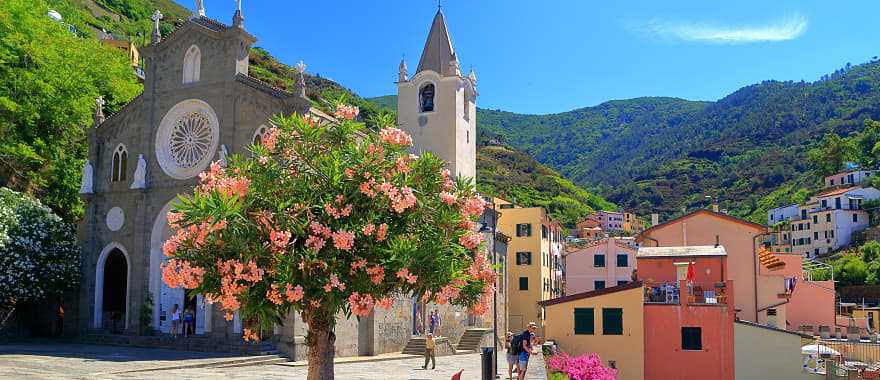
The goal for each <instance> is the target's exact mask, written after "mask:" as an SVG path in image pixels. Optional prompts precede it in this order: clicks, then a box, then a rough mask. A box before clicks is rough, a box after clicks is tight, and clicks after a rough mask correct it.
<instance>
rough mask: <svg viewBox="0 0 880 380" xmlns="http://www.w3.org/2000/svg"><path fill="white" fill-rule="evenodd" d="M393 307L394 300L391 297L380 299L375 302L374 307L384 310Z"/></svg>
mask: <svg viewBox="0 0 880 380" xmlns="http://www.w3.org/2000/svg"><path fill="white" fill-rule="evenodd" d="M393 305H394V298H391V297H382V298H380V299H379V300H378V301H376V307H378V308H382V309H385V310H389V309H391V306H393Z"/></svg>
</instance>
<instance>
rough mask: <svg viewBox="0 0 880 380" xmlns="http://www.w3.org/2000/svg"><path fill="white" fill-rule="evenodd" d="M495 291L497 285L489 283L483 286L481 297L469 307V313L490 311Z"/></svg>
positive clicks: (476, 313)
mask: <svg viewBox="0 0 880 380" xmlns="http://www.w3.org/2000/svg"><path fill="white" fill-rule="evenodd" d="M494 292H495V287H494V286H492V285H489V284H486V286H485V287H484V288H483V293H481V294H480V299H479V300H477V303H475V304H473V305H471V306H470V307H469V308H468V313H469V314H471V315H485V314H486V313H487V312H489V310H490V307H491V305H492V299H493V298H492V295H493V293H494Z"/></svg>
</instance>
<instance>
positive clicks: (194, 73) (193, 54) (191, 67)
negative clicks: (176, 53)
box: [183, 45, 202, 84]
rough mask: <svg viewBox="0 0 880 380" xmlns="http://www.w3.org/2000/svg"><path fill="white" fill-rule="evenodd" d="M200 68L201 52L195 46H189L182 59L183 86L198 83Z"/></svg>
mask: <svg viewBox="0 0 880 380" xmlns="http://www.w3.org/2000/svg"><path fill="white" fill-rule="evenodd" d="M201 66H202V52H201V50H199V47H198V46H196V45H193V46H190V47H189V49H188V50H187V51H186V56H184V57H183V84H187V83H195V82H198V81H199V76H200V75H201Z"/></svg>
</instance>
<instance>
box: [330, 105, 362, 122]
mask: <svg viewBox="0 0 880 380" xmlns="http://www.w3.org/2000/svg"><path fill="white" fill-rule="evenodd" d="M360 112H361V110H359V109H358V108H357V107H355V106H350V105H348V104H339V105H337V106H336V111H335V112H334V113H333V114H334V115H335V116H336V117H339V118H343V119H346V120H352V119H354V118H355V117H357V115H358V114H359V113H360Z"/></svg>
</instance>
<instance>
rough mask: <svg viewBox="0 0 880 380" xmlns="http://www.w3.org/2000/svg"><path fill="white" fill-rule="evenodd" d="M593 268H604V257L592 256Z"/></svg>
mask: <svg viewBox="0 0 880 380" xmlns="http://www.w3.org/2000/svg"><path fill="white" fill-rule="evenodd" d="M593 266H594V267H596V268H603V267H605V255H593Z"/></svg>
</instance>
